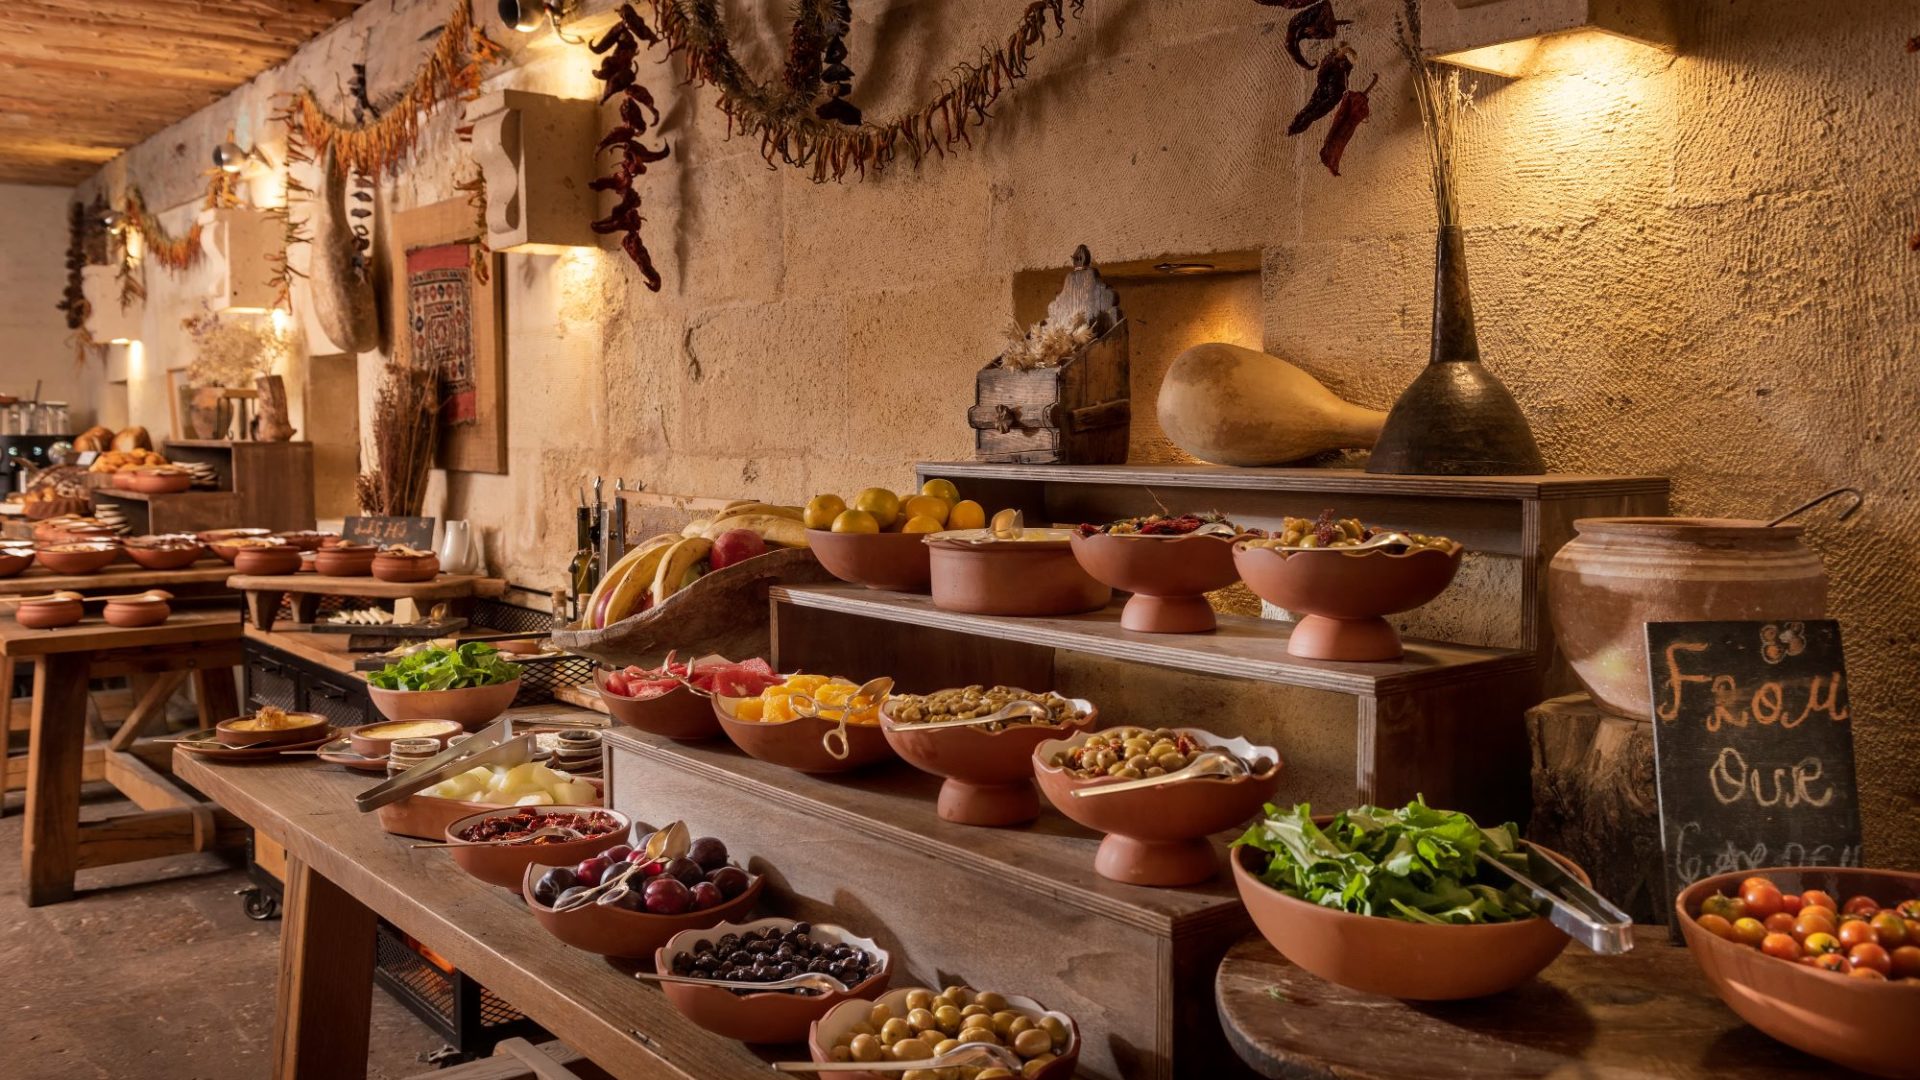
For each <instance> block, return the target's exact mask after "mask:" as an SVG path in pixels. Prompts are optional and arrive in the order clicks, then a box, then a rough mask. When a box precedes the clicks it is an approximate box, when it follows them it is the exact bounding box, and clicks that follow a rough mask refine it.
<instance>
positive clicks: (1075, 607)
mask: <svg viewBox="0 0 1920 1080" xmlns="http://www.w3.org/2000/svg"><path fill="white" fill-rule="evenodd" d="M983 532H984V530H979V529H974V530H968V531H966V532H944V533H934V534H933V535H931V536H929V537H927V538H926V544H927V547H928V548H929V549H931V550H930V555H931V558H932V568H933V604H934V606H935V607H938V608H944V609H945V610H947V611H960V612H966V613H969V614H974V615H1027V616H1042V615H1078V614H1081V613H1082V612H1087V611H1098V610H1099V609H1101V608H1103V607H1106V606H1107V605H1108V604H1109V603H1111V602H1112V601H1113V589H1112V588H1110V587H1108V586H1106V585H1103V584H1101V583H1100V582H1098V581H1096V580H1094V578H1093V576H1092V575H1090V574H1088V573H1087V572H1086V571H1085V570H1083V569H1081V567H1080V562H1079V560H1078V559H1075V558H1074V557H1073V547H1072V545H1071V544H1070V543H1069V537H1071V536H1072V533H1071V532H1070V531H1069V530H1067V529H1029V530H1027V532H1028V534H1029V536H1033V535H1041V536H1045V537H1047V539H1027V540H988V541H986V542H983V543H975V542H970V541H969V539H968V538H977V537H980V536H981V535H982V534H983Z"/></svg>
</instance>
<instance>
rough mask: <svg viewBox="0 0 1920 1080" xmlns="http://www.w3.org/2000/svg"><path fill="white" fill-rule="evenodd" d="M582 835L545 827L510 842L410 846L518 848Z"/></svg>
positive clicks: (560, 827)
mask: <svg viewBox="0 0 1920 1080" xmlns="http://www.w3.org/2000/svg"><path fill="white" fill-rule="evenodd" d="M581 835H582V834H581V832H580V830H579V829H574V828H569V827H568V826H565V825H543V826H541V827H540V828H538V829H535V830H533V831H532V832H530V833H527V834H526V835H524V836H516V837H513V838H512V839H510V840H437V841H435V842H433V843H431V844H409V845H408V846H409V847H411V848H413V849H414V850H415V851H418V850H420V849H421V848H437V847H517V846H518V845H520V844H531V843H533V842H534V841H535V840H542V839H545V838H547V837H557V838H559V839H561V840H578V839H580V837H581Z"/></svg>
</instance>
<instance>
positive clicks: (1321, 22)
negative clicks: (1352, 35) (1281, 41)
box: [1287, 0, 1353, 71]
mask: <svg viewBox="0 0 1920 1080" xmlns="http://www.w3.org/2000/svg"><path fill="white" fill-rule="evenodd" d="M1352 22H1353V20H1352V19H1339V18H1335V17H1334V14H1333V0H1316V2H1315V3H1314V5H1313V6H1312V7H1309V8H1305V9H1303V10H1302V11H1301V12H1300V13H1299V14H1298V15H1295V16H1294V17H1293V18H1291V19H1289V20H1287V55H1288V56H1291V57H1293V62H1294V63H1296V64H1299V65H1300V66H1301V67H1303V68H1306V69H1307V70H1308V71H1312V70H1313V69H1314V67H1315V66H1317V61H1316V62H1309V61H1308V60H1307V57H1306V54H1304V53H1302V52H1301V51H1300V43H1301V42H1303V41H1332V40H1333V39H1334V37H1335V36H1336V35H1338V34H1339V33H1340V28H1341V27H1343V26H1347V25H1349V24H1351V23H1352Z"/></svg>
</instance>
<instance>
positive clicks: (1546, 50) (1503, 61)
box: [1434, 29, 1671, 79]
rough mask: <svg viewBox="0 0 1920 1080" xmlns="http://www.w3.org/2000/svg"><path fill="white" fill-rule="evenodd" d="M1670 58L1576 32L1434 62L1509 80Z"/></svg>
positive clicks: (1602, 34)
mask: <svg viewBox="0 0 1920 1080" xmlns="http://www.w3.org/2000/svg"><path fill="white" fill-rule="evenodd" d="M1649 55H1651V56H1668V55H1671V54H1670V53H1669V52H1668V51H1667V50H1666V49H1663V48H1661V47H1659V46H1656V45H1653V44H1650V43H1648V42H1644V41H1638V40H1636V39H1634V38H1629V37H1622V36H1620V35H1618V34H1612V33H1608V32H1607V31H1604V30H1597V29H1585V30H1573V31H1569V32H1567V33H1564V34H1553V35H1550V36H1547V37H1535V38H1523V39H1521V40H1519V41H1504V42H1501V43H1500V44H1498V45H1483V46H1481V47H1480V48H1477V49H1463V50H1461V51H1459V52H1451V53H1442V54H1441V55H1439V56H1436V57H1434V59H1436V60H1439V61H1441V62H1442V63H1448V64H1454V65H1456V66H1458V67H1463V68H1470V69H1472V70H1474V71H1484V72H1487V73H1489V74H1492V75H1502V76H1505V77H1507V78H1509V79H1520V78H1528V77H1531V76H1536V75H1546V74H1558V73H1581V72H1587V73H1594V74H1599V73H1603V72H1604V71H1606V70H1608V69H1611V68H1616V67H1621V66H1628V65H1631V64H1633V63H1634V62H1636V61H1644V60H1645V59H1646V58H1647V57H1648V56H1649Z"/></svg>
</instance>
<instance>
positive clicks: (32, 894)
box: [0, 611, 240, 907]
mask: <svg viewBox="0 0 1920 1080" xmlns="http://www.w3.org/2000/svg"><path fill="white" fill-rule="evenodd" d="M22 659H25V660H31V661H33V662H34V665H35V667H34V682H33V718H32V723H31V726H30V735H29V747H28V751H27V755H26V767H25V776H24V779H25V787H26V789H27V806H26V828H25V832H24V840H23V846H22V850H21V866H22V872H23V875H24V877H25V879H26V880H25V884H26V890H25V891H26V901H27V904H28V906H30V907H31V906H37V905H40V904H48V903H54V902H57V901H61V900H67V899H70V898H71V897H72V896H73V883H74V874H75V872H76V871H78V870H83V869H87V868H89V867H95V866H112V865H114V864H117V863H123V862H133V861H136V860H139V859H153V858H159V857H161V856H164V855H175V854H180V853H182V852H188V851H205V850H207V849H209V848H211V847H214V846H216V845H217V844H220V843H223V842H237V841H238V840H239V839H240V833H239V832H238V830H237V829H235V828H234V827H233V825H232V819H231V818H223V817H222V815H221V814H220V813H219V811H218V809H217V808H215V807H212V806H209V805H208V804H206V803H204V802H202V801H201V800H200V799H198V798H196V797H194V796H193V795H191V794H188V793H187V792H184V791H182V790H180V789H179V788H178V787H176V786H175V785H174V784H173V783H171V782H170V781H169V780H168V778H167V777H166V776H165V775H164V774H163V773H161V772H160V771H159V770H157V769H155V768H154V767H153V765H151V764H150V763H149V762H148V761H146V760H145V759H144V758H142V757H141V756H140V754H139V752H138V751H139V750H140V749H141V747H140V746H138V745H137V740H138V738H139V736H140V734H141V730H142V728H143V727H144V726H145V725H146V724H147V723H148V722H149V721H151V720H152V719H154V718H155V717H157V716H159V715H160V714H161V712H162V710H163V708H164V706H165V704H166V702H167V699H168V698H170V697H171V696H172V695H173V691H174V690H175V689H177V688H178V687H179V685H180V683H181V682H182V681H184V679H185V678H186V677H188V676H189V675H191V677H192V678H193V679H194V684H195V687H196V689H197V690H198V692H199V695H200V706H201V710H202V711H201V719H202V722H203V723H205V722H207V721H208V720H210V719H211V720H221V719H225V718H227V717H230V716H233V715H235V714H236V713H237V712H238V711H239V705H238V702H237V701H236V698H235V692H234V683H233V677H232V668H233V667H234V666H235V665H237V664H239V663H240V619H239V616H238V614H237V613H236V612H233V611H189V612H176V613H175V614H174V615H173V617H172V618H170V619H168V620H167V621H166V622H164V623H162V624H160V625H159V626H148V627H140V628H137V629H122V628H119V627H113V626H108V625H107V624H106V623H105V622H104V621H102V620H101V619H100V617H99V616H97V615H95V616H89V617H88V618H85V619H83V620H81V621H80V622H78V623H76V624H74V625H72V626H66V627H61V628H59V629H57V630H28V629H26V628H25V627H22V626H20V625H19V624H18V623H16V622H14V621H13V620H12V619H6V620H0V661H5V662H8V663H11V662H14V661H19V660H22ZM109 675H127V676H158V677H157V678H155V679H153V681H152V682H151V684H149V685H148V687H147V689H146V691H145V692H144V693H143V694H141V695H140V698H139V700H138V701H136V702H135V704H134V707H133V711H132V713H130V714H129V715H128V716H127V719H126V722H125V723H124V724H123V725H122V726H121V728H120V731H119V733H117V734H116V735H115V736H114V737H113V739H112V741H111V742H108V743H94V744H91V745H89V743H88V741H87V680H88V679H90V678H100V677H103V676H109ZM161 760H162V763H163V767H164V761H165V759H164V758H162V759H161ZM13 761H14V759H10V760H9V761H8V772H9V773H10V774H11V773H12V772H13V771H14V765H13ZM89 766H93V767H94V768H97V769H98V770H99V772H98V776H99V778H101V779H104V780H106V781H107V782H109V783H111V784H113V785H114V786H115V787H117V788H119V789H120V791H121V792H122V793H123V794H125V795H126V796H127V797H128V798H129V799H132V800H133V801H134V802H135V803H137V804H138V805H139V806H140V808H141V810H142V811H143V812H142V813H137V814H127V815H123V816H121V817H117V818H112V819H109V820H106V821H89V822H85V823H82V822H81V820H80V785H81V783H82V781H83V780H84V779H85V778H86V777H87V775H88V774H89V773H90V772H91V769H90V768H89Z"/></svg>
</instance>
